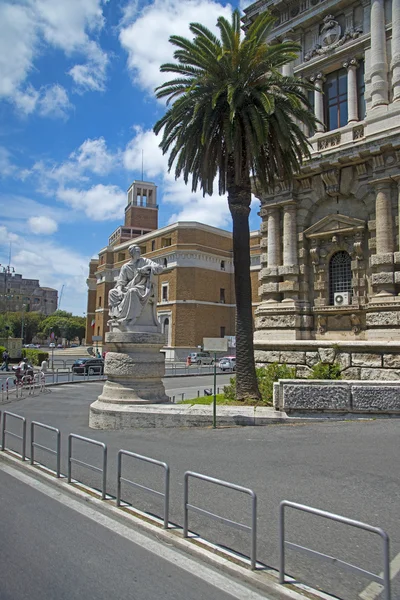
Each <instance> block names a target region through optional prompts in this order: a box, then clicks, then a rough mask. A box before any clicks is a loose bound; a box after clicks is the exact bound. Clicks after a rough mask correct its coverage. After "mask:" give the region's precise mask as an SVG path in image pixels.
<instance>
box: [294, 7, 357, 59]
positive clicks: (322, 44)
mask: <svg viewBox="0 0 400 600" xmlns="http://www.w3.org/2000/svg"><path fill="white" fill-rule="evenodd" d="M361 34H362V28H361V27H353V26H350V27H349V28H347V29H346V30H345V32H344V34H343V35H342V28H341V26H340V25H339V23H338V21H336V19H335V18H334V16H333V15H326V17H325V18H324V20H323V24H322V26H321V31H320V35H319V38H318V41H317V43H316V44H315V45H314V46H313V47H312V48H311V49H310V50H309V51H308V52H307V53H306V55H305V56H304V61H305V62H308V61H309V60H311V59H312V58H314V56H323V55H324V54H328V53H329V52H332V51H333V50H335V49H336V48H338V47H339V46H343V44H345V43H346V42H348V41H350V40H354V39H356V38H358V37H359V36H360V35H361Z"/></svg>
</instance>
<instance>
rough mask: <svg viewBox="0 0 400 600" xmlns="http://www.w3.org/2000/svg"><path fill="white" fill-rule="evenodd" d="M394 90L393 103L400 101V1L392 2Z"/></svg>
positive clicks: (393, 0) (394, 0)
mask: <svg viewBox="0 0 400 600" xmlns="http://www.w3.org/2000/svg"><path fill="white" fill-rule="evenodd" d="M391 69H392V90H393V102H395V101H396V100H397V101H399V100H400V0H392V64H391Z"/></svg>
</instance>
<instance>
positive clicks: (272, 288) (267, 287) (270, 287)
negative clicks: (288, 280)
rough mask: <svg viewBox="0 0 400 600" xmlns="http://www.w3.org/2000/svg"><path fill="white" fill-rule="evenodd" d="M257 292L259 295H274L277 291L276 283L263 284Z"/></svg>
mask: <svg viewBox="0 0 400 600" xmlns="http://www.w3.org/2000/svg"><path fill="white" fill-rule="evenodd" d="M259 291H260V293H261V295H263V294H268V293H271V292H272V293H274V292H277V291H278V283H263V284H262V285H260V288H259Z"/></svg>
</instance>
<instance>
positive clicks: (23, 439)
mask: <svg viewBox="0 0 400 600" xmlns="http://www.w3.org/2000/svg"><path fill="white" fill-rule="evenodd" d="M7 417H12V418H14V419H17V420H18V421H22V435H18V434H17V433H14V431H9V430H8V429H6V426H7V425H6V424H7ZM6 434H8V435H10V436H11V437H14V438H17V439H18V440H21V442H22V444H21V459H22V460H23V461H24V460H25V457H26V419H25V417H22V416H21V415H16V414H14V413H11V412H8V411H4V412H3V423H2V426H1V449H2V450H10V448H6ZM13 452H14V450H13Z"/></svg>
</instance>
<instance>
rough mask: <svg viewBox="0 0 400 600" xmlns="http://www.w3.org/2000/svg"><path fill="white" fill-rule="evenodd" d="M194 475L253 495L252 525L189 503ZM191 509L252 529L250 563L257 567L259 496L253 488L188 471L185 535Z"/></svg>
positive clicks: (185, 498) (238, 526) (185, 496)
mask: <svg viewBox="0 0 400 600" xmlns="http://www.w3.org/2000/svg"><path fill="white" fill-rule="evenodd" d="M190 477H192V478H194V479H200V480H202V481H208V482H209V483H213V484H215V485H220V486H222V487H226V488H229V489H231V490H236V491H237V492H242V493H243V494H248V495H249V496H250V497H251V525H245V524H244V523H238V522H237V521H232V520H231V519H227V518H226V517H221V515H216V514H215V513H212V512H210V511H208V510H205V509H204V508H200V507H199V506H195V505H194V504H189V478H190ZM189 510H192V511H193V512H197V513H200V514H202V515H207V516H208V517H210V518H211V519H216V520H217V521H221V522H222V523H226V524H227V525H229V526H230V527H234V528H235V529H241V530H244V531H250V534H251V547H250V564H251V568H252V569H255V568H256V562H257V558H256V553H257V496H256V494H255V492H253V490H250V489H249V488H245V487H242V486H241V485H236V484H234V483H229V481H223V480H222V479H215V478H214V477H208V476H207V475H202V474H201V473H194V472H193V471H186V473H185V483H184V516H183V519H184V520H183V537H185V538H186V537H188V529H189Z"/></svg>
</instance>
